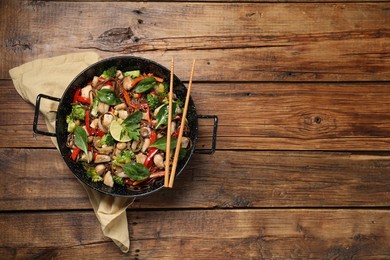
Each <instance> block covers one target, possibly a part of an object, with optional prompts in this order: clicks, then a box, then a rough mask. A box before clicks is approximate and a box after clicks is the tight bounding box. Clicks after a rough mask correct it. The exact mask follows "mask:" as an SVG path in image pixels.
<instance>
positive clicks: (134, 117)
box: [122, 110, 142, 125]
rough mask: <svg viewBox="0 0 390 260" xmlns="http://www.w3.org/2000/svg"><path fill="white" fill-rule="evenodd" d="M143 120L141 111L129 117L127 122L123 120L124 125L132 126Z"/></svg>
mask: <svg viewBox="0 0 390 260" xmlns="http://www.w3.org/2000/svg"><path fill="white" fill-rule="evenodd" d="M141 119H142V112H141V111H139V110H138V111H136V112H134V113H133V114H131V115H129V116H128V117H126V119H125V120H123V122H122V125H132V124H138V123H139V122H141Z"/></svg>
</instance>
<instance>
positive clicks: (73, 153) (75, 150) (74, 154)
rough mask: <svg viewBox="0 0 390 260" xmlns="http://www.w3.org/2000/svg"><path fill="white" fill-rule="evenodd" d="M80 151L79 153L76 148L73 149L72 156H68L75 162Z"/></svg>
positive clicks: (78, 149)
mask: <svg viewBox="0 0 390 260" xmlns="http://www.w3.org/2000/svg"><path fill="white" fill-rule="evenodd" d="M80 151H81V149H80V148H78V147H77V146H76V147H75V148H74V149H73V152H72V154H71V156H70V157H71V158H72V160H73V161H76V159H77V155H79V153H80Z"/></svg>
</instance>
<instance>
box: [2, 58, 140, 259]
mask: <svg viewBox="0 0 390 260" xmlns="http://www.w3.org/2000/svg"><path fill="white" fill-rule="evenodd" d="M99 59H100V57H99V55H98V54H96V53H94V52H83V53H74V54H68V55H61V56H56V57H52V58H46V59H38V60H35V61H32V62H28V63H25V64H23V65H21V66H19V67H16V68H13V69H11V70H10V71H9V73H10V75H11V78H12V80H13V83H14V86H15V88H16V90H17V92H18V93H19V94H20V96H21V97H22V98H23V99H24V100H25V101H27V102H30V103H31V104H33V105H35V102H36V97H37V95H38V94H46V95H50V96H53V97H58V98H60V97H62V94H63V93H64V91H65V89H66V87H67V86H68V85H69V83H70V82H71V81H72V80H73V78H75V77H76V76H77V75H78V74H79V73H80V72H81V71H82V70H83V69H85V68H86V67H87V66H89V65H91V64H93V63H95V62H97V61H98V60H99ZM57 106H58V103H57V102H50V101H45V102H43V100H42V102H41V106H40V111H41V112H42V114H43V115H44V117H45V122H46V125H47V128H48V130H49V132H55V117H56V111H57ZM52 141H53V143H54V144H55V145H56V147H57V149H58V145H57V141H56V139H55V138H52ZM83 186H84V187H85V189H86V191H87V193H88V196H89V200H90V202H91V204H92V207H93V210H94V211H95V214H96V216H97V218H98V220H99V221H100V224H101V228H102V231H103V234H104V235H105V236H107V237H109V238H111V239H112V240H113V241H114V242H115V244H116V245H117V246H118V247H119V248H120V249H121V250H122V252H128V251H129V248H130V239H129V230H128V224H127V216H126V209H127V207H128V206H129V205H130V204H131V203H132V202H133V199H126V198H120V197H112V196H108V195H105V194H102V193H99V192H97V191H95V190H92V189H90V188H88V187H87V186H85V185H84V184H83Z"/></svg>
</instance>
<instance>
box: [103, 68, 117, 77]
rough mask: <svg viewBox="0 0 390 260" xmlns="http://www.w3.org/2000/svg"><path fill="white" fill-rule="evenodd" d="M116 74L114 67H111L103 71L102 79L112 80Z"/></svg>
mask: <svg viewBox="0 0 390 260" xmlns="http://www.w3.org/2000/svg"><path fill="white" fill-rule="evenodd" d="M115 74H116V67H115V66H112V67H111V68H109V69H107V70H105V71H103V74H102V77H103V78H105V79H109V78H113V77H115Z"/></svg>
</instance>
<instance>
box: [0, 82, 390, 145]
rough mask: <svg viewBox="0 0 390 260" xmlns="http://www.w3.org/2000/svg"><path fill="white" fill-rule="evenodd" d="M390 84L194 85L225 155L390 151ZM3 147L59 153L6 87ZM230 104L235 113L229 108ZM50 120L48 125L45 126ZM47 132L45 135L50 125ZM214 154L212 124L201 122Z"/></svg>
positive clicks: (0, 129)
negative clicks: (215, 123) (238, 152)
mask: <svg viewBox="0 0 390 260" xmlns="http://www.w3.org/2000/svg"><path fill="white" fill-rule="evenodd" d="M389 86H390V85H389V84H388V83H364V84H363V83H348V84H346V83H343V84H341V83H338V84H336V83H218V84H217V83H213V84H211V83H194V88H193V90H192V97H193V99H194V102H195V104H196V107H197V112H198V114H215V115H217V116H218V117H219V125H218V134H217V135H218V138H217V148H218V149H220V150H227V149H238V150H247V149H252V150H342V151H345V150H360V151H362V150H363V151H364V150H376V151H387V150H389V143H390V118H389V113H388V109H389V107H390V88H389ZM0 91H1V93H3V94H2V95H0V103H1V104H3V105H4V106H1V107H0V113H1V117H0V147H3V148H5V147H8V148H11V147H16V148H21V147H22V148H24V147H37V148H39V147H47V148H54V145H53V144H52V143H51V142H50V139H49V138H48V137H45V136H39V135H38V136H36V135H33V132H32V120H33V115H34V108H33V106H32V105H31V104H27V103H26V102H24V101H23V100H22V99H21V98H20V97H19V96H18V94H17V92H16V91H15V89H14V87H13V85H12V82H11V81H8V80H7V81H0ZM226 104H228V105H226ZM41 119H42V118H41ZM40 122H41V123H40V126H39V128H40V129H42V130H45V129H46V128H45V125H44V122H43V119H42V120H40ZM199 123H200V128H199V137H200V138H199V144H198V147H199V148H202V147H210V146H211V135H212V123H213V122H212V120H199Z"/></svg>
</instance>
